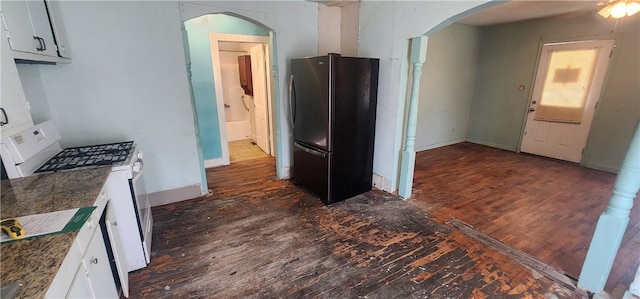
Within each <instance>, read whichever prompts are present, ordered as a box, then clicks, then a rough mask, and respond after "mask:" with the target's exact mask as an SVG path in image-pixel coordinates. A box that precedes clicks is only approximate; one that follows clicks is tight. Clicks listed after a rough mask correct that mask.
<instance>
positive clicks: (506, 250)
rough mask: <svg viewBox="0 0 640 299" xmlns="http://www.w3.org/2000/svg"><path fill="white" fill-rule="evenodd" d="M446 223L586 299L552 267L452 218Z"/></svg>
mask: <svg viewBox="0 0 640 299" xmlns="http://www.w3.org/2000/svg"><path fill="white" fill-rule="evenodd" d="M446 223H447V224H448V225H451V226H453V227H454V228H456V229H457V230H458V231H460V232H461V233H463V234H465V235H466V236H468V237H470V238H472V239H474V240H476V241H479V242H480V243H482V244H484V245H486V246H489V247H490V248H492V249H494V250H496V251H498V252H500V253H502V254H504V255H505V256H507V257H509V258H511V259H512V260H514V261H517V262H518V263H520V264H522V265H524V266H525V267H527V268H529V269H531V270H532V271H535V272H537V273H539V274H540V275H542V276H545V277H547V278H549V279H551V280H553V281H554V282H556V283H558V284H560V285H562V286H563V287H565V288H567V289H569V290H571V291H574V292H577V293H580V294H582V295H584V296H585V298H588V297H587V293H586V292H585V291H584V290H581V289H579V288H578V287H577V280H576V279H575V278H573V277H570V276H568V275H567V274H565V273H564V272H562V271H561V270H558V269H556V268H553V267H552V266H550V265H548V264H546V263H544V262H542V261H540V260H539V259H537V258H535V257H533V256H531V255H529V254H527V253H525V252H523V251H520V250H517V249H515V248H513V247H511V246H509V245H506V244H504V243H502V242H500V241H498V240H496V239H494V238H492V237H491V236H489V235H487V234H485V233H483V232H481V231H479V230H477V229H475V228H474V227H473V226H471V225H469V224H468V223H465V222H463V221H461V220H458V219H455V218H454V219H451V220H449V221H447V222H446Z"/></svg>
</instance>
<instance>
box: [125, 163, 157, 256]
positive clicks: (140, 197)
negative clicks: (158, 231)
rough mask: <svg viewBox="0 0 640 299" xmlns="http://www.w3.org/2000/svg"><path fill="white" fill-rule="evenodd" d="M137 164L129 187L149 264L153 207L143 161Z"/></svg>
mask: <svg viewBox="0 0 640 299" xmlns="http://www.w3.org/2000/svg"><path fill="white" fill-rule="evenodd" d="M138 163H139V164H138ZM135 164H136V165H135V166H134V167H133V170H134V172H133V178H132V179H130V180H129V185H130V186H131V194H132V195H133V198H134V203H135V205H136V209H137V213H138V219H139V221H140V223H139V224H140V226H139V229H140V236H141V237H142V246H143V248H144V254H145V258H146V260H147V264H148V263H150V261H151V240H152V235H151V232H152V229H153V218H152V217H151V205H150V204H149V199H148V196H147V192H146V189H145V187H144V180H143V178H142V174H143V169H142V168H143V167H142V161H141V160H138V161H137V162H135Z"/></svg>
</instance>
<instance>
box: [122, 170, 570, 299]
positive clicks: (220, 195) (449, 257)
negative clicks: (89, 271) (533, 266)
mask: <svg viewBox="0 0 640 299" xmlns="http://www.w3.org/2000/svg"><path fill="white" fill-rule="evenodd" d="M207 177H208V181H209V188H210V189H211V190H212V194H211V195H208V196H205V197H202V198H197V199H193V200H188V201H183V202H179V203H173V204H168V205H164V206H160V207H154V208H153V209H152V211H153V214H154V221H155V225H154V234H153V240H152V242H153V253H152V257H151V264H150V265H149V266H148V267H146V268H144V269H141V270H138V271H134V272H131V273H130V292H131V298H358V297H364V296H367V297H368V298H425V297H429V298H445V297H449V298H470V297H474V298H544V297H545V296H548V295H549V294H553V295H555V296H557V298H580V295H579V294H576V293H572V292H570V291H567V290H564V289H562V287H561V286H558V285H557V284H555V283H554V282H553V281H551V280H549V279H547V278H545V277H543V276H541V275H538V274H535V273H532V272H531V270H529V269H527V268H526V267H524V266H522V265H520V264H518V263H517V262H515V261H514V260H511V259H509V258H508V257H506V256H504V255H502V254H500V253H498V252H496V251H494V250H492V249H491V248H488V247H486V246H485V245H483V244H481V243H479V242H477V241H474V240H472V239H470V238H468V237H467V236H465V235H464V234H462V233H460V232H458V231H456V230H455V229H454V228H452V227H449V226H447V225H446V224H441V223H438V222H436V221H434V220H435V218H434V217H435V216H434V215H431V214H429V213H427V212H425V211H424V209H423V208H420V207H419V206H418V205H415V204H412V203H411V202H409V201H402V200H400V199H399V198H397V197H395V196H393V195H390V194H388V193H384V192H381V191H371V192H367V193H365V194H363V195H360V196H357V197H354V198H352V199H349V200H347V201H345V202H341V203H337V204H334V205H332V206H330V207H327V206H325V205H323V204H322V203H321V202H320V201H319V200H318V199H316V198H314V197H313V196H312V195H310V194H307V193H306V192H304V191H302V190H300V189H299V188H296V187H295V186H294V185H293V184H291V183H290V182H288V181H282V180H277V179H276V178H275V161H274V159H272V158H263V159H258V160H251V161H243V162H238V163H234V164H232V165H231V166H225V167H219V168H214V169H209V170H207Z"/></svg>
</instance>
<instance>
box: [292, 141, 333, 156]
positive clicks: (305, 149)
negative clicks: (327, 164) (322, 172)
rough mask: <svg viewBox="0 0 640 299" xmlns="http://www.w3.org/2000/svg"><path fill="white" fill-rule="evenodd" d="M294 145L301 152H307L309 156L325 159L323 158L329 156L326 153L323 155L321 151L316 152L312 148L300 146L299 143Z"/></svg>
mask: <svg viewBox="0 0 640 299" xmlns="http://www.w3.org/2000/svg"><path fill="white" fill-rule="evenodd" d="M293 145H295V147H297V148H299V149H301V150H303V151H305V152H307V153H309V154H312V155H316V156H319V157H323V158H324V157H326V156H327V154H325V153H323V152H321V151H316V150H312V149H310V148H306V147H304V146H302V145H300V144H298V143H297V142H294V144H293Z"/></svg>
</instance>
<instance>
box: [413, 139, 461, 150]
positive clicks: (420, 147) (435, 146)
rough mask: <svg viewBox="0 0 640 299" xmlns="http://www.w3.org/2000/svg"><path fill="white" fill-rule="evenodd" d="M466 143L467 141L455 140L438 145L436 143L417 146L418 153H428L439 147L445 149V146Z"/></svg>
mask: <svg viewBox="0 0 640 299" xmlns="http://www.w3.org/2000/svg"><path fill="white" fill-rule="evenodd" d="M465 141H466V140H465V139H454V140H447V141H443V142H438V143H434V144H428V145H419V146H416V152H421V151H426V150H430V149H434V148H438V147H443V146H447V145H452V144H456V143H460V142H465Z"/></svg>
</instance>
